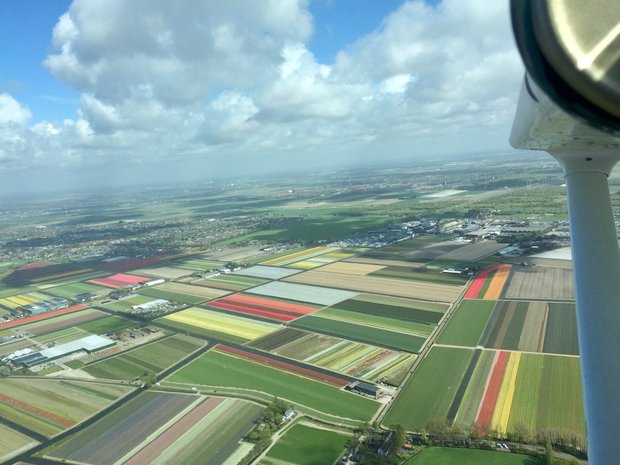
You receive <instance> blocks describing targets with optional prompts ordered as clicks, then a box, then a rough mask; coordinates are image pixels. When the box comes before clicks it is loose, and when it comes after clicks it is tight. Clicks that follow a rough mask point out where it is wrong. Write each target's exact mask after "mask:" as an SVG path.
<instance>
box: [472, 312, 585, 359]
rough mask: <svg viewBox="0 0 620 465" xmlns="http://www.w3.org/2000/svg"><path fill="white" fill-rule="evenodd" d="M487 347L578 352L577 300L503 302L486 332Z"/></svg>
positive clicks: (566, 352)
mask: <svg viewBox="0 0 620 465" xmlns="http://www.w3.org/2000/svg"><path fill="white" fill-rule="evenodd" d="M486 333H487V338H486V341H483V344H484V346H485V347H489V348H494V349H508V350H522V351H527V352H546V353H557V354H567V355H578V354H579V345H578V341H577V318H576V315H575V304H573V303H547V302H541V301H536V302H527V301H503V302H501V303H500V304H498V306H497V307H496V309H495V311H494V313H493V317H492V319H491V321H490V322H489V327H488V329H487V331H486Z"/></svg>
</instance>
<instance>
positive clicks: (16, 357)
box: [4, 335, 116, 368]
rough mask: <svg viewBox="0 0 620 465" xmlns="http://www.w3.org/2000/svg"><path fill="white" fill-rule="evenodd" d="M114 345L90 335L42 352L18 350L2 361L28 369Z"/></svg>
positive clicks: (102, 337) (101, 337) (112, 342)
mask: <svg viewBox="0 0 620 465" xmlns="http://www.w3.org/2000/svg"><path fill="white" fill-rule="evenodd" d="M115 344H116V341H113V340H112V339H108V338H107V337H104V336H97V335H92V336H87V337H83V338H81V339H77V340H75V341H71V342H67V343H66V344H60V345H57V346H54V347H49V348H47V349H43V350H36V351H35V350H32V349H23V350H18V351H17V352H14V353H12V354H10V355H8V356H6V357H5V358H4V361H8V362H11V364H13V366H16V367H17V366H24V367H26V368H29V367H33V366H35V365H39V364H41V363H45V362H49V361H51V360H56V359H58V358H61V357H65V356H67V355H71V354H74V353H77V352H80V351H84V352H86V353H88V354H90V353H93V352H97V351H99V350H103V349H107V348H108V347H112V346H113V345H115Z"/></svg>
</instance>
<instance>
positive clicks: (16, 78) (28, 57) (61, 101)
mask: <svg viewBox="0 0 620 465" xmlns="http://www.w3.org/2000/svg"><path fill="white" fill-rule="evenodd" d="M70 4H71V2H70V1H66V0H53V1H49V0H27V1H15V0H0V11H1V12H2V14H0V92H8V93H10V94H12V95H14V96H15V97H16V98H18V99H19V100H21V101H23V102H24V103H26V104H27V105H28V107H29V108H30V110H31V111H32V113H33V116H34V118H35V120H37V121H38V120H41V119H53V120H56V119H64V118H71V117H74V116H75V111H76V109H77V106H78V104H79V98H80V96H79V93H78V92H76V91H75V90H73V89H72V88H70V87H69V86H67V85H64V84H62V83H61V82H59V81H58V80H57V79H55V78H53V77H52V76H51V75H50V74H49V73H48V72H47V70H46V69H45V68H44V67H43V65H42V63H43V60H44V59H45V57H46V56H47V55H48V53H49V52H50V50H51V40H52V29H53V27H54V25H55V24H56V22H57V21H58V18H59V17H60V15H62V14H63V13H64V12H65V11H67V9H68V8H69V5H70ZM50 98H51V100H50Z"/></svg>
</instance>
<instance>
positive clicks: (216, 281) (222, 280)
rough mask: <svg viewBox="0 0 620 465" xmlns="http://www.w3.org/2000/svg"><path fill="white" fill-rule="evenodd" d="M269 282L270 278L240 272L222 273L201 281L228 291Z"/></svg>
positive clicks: (204, 284) (240, 289)
mask: <svg viewBox="0 0 620 465" xmlns="http://www.w3.org/2000/svg"><path fill="white" fill-rule="evenodd" d="M267 282H269V280H268V279H263V278H255V277H253V276H241V275H238V274H221V275H219V276H214V277H212V278H207V279H205V280H204V281H200V285H201V286H206V287H213V288H215V289H223V290H226V291H242V290H244V289H247V288H249V287H254V286H258V285H260V284H265V283H267Z"/></svg>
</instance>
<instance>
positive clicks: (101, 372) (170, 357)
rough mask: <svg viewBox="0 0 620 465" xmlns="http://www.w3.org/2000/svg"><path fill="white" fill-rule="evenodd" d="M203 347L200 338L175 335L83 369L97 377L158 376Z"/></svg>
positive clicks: (130, 377)
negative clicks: (146, 374)
mask: <svg viewBox="0 0 620 465" xmlns="http://www.w3.org/2000/svg"><path fill="white" fill-rule="evenodd" d="M202 344H203V342H202V341H200V340H198V339H194V338H191V337H188V336H182V335H174V336H171V337H168V338H165V339H163V340H160V341H156V342H152V343H150V344H146V345H143V346H141V347H139V348H137V349H133V350H130V351H128V352H124V353H122V354H120V355H117V356H116V357H112V358H108V359H105V360H102V361H100V362H95V363H93V364H90V365H87V366H85V367H83V368H82V370H83V371H85V372H87V373H88V374H90V375H92V376H94V377H96V378H107V379H134V378H137V377H139V376H141V375H143V374H145V373H154V374H156V373H159V372H160V371H162V370H164V369H166V368H168V367H169V366H171V365H172V364H174V363H176V362H177V361H179V360H181V359H182V358H183V357H185V356H187V355H189V354H190V353H191V352H193V351H195V350H197V349H198V348H200V347H201V346H202Z"/></svg>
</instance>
